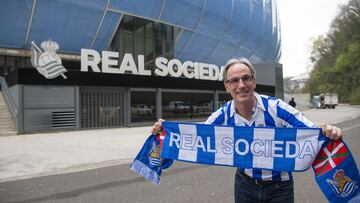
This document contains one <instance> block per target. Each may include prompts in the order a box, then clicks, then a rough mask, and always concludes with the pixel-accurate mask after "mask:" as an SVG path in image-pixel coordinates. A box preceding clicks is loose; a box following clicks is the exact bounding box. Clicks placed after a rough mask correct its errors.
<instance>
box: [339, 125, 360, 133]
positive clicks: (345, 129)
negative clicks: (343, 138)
mask: <svg viewBox="0 0 360 203" xmlns="http://www.w3.org/2000/svg"><path fill="white" fill-rule="evenodd" d="M357 127H360V124H357V125H354V126H351V127H348V128H344V129H342V131H347V130H351V129H353V128H357Z"/></svg>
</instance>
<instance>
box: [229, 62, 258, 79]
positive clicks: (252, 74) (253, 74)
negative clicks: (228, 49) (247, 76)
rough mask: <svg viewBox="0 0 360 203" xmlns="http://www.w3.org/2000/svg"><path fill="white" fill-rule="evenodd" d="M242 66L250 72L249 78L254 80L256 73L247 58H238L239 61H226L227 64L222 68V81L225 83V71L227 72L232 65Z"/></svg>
mask: <svg viewBox="0 0 360 203" xmlns="http://www.w3.org/2000/svg"><path fill="white" fill-rule="evenodd" d="M237 63H240V64H244V65H245V66H247V67H248V68H249V70H250V73H251V76H253V77H254V78H256V71H255V69H254V67H253V66H252V64H251V63H250V61H249V60H248V59H247V58H239V59H235V58H233V59H230V60H228V62H227V63H226V65H225V67H224V71H223V80H224V81H226V80H227V77H226V75H227V71H228V70H229V68H230V67H231V66H232V65H234V64H237Z"/></svg>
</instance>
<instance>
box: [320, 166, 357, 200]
mask: <svg viewBox="0 0 360 203" xmlns="http://www.w3.org/2000/svg"><path fill="white" fill-rule="evenodd" d="M326 182H327V183H328V184H329V185H330V187H331V189H333V190H334V191H335V193H336V195H338V196H340V197H347V196H349V195H350V194H351V193H352V192H353V191H355V189H356V188H357V187H358V185H357V182H356V181H352V180H351V179H350V178H349V177H348V176H346V174H345V171H344V170H343V169H340V170H336V172H335V173H334V175H333V179H327V180H326Z"/></svg>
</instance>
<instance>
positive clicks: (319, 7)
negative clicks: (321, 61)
mask: <svg viewBox="0 0 360 203" xmlns="http://www.w3.org/2000/svg"><path fill="white" fill-rule="evenodd" d="M347 2H348V0H277V3H278V9H279V15H280V23H281V37H282V40H281V41H282V55H281V59H280V63H282V64H283V75H284V77H288V76H297V75H299V74H302V73H305V72H308V71H310V70H311V68H312V67H311V66H310V63H309V56H310V50H311V49H310V47H311V45H312V39H313V38H315V37H317V36H319V35H324V34H326V33H327V31H328V30H329V27H330V23H331V21H332V19H333V18H334V17H335V16H336V14H337V11H338V5H340V4H346V3H347Z"/></svg>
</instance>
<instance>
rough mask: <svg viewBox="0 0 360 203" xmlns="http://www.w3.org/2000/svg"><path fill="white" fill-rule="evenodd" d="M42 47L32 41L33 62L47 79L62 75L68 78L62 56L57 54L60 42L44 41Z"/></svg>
mask: <svg viewBox="0 0 360 203" xmlns="http://www.w3.org/2000/svg"><path fill="white" fill-rule="evenodd" d="M40 46H41V48H42V49H43V50H42V49H40V48H39V47H38V46H37V45H36V44H35V42H34V41H32V42H31V64H32V65H33V67H34V68H36V70H37V71H38V72H39V73H40V74H41V75H43V76H44V77H45V78H46V79H53V78H56V77H58V76H60V75H61V76H62V77H63V78H64V79H67V77H66V76H65V72H67V70H66V68H65V67H64V66H62V64H61V63H62V62H61V58H60V57H59V55H57V54H56V51H57V50H58V49H59V44H58V43H56V42H54V41H51V40H50V39H49V40H47V41H43V42H42V43H41V45H40Z"/></svg>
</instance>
